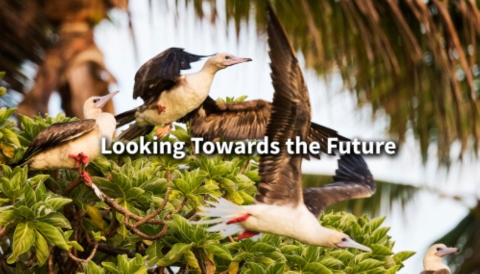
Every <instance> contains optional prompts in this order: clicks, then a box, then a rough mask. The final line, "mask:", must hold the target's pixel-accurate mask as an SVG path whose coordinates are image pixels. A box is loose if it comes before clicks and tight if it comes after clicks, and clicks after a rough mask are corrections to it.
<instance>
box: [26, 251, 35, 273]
mask: <svg viewBox="0 0 480 274" xmlns="http://www.w3.org/2000/svg"><path fill="white" fill-rule="evenodd" d="M36 261H37V256H36V254H35V253H32V255H31V256H30V259H29V260H28V262H27V263H26V264H25V268H24V269H23V271H22V274H25V273H27V270H28V269H29V268H30V267H31V266H32V265H33V264H34V263H35V262H36Z"/></svg>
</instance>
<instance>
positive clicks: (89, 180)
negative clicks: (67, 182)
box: [80, 171, 93, 186]
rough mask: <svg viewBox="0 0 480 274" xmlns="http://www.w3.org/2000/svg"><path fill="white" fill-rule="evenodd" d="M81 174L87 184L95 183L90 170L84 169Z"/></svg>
mask: <svg viewBox="0 0 480 274" xmlns="http://www.w3.org/2000/svg"><path fill="white" fill-rule="evenodd" d="M80 176H82V177H83V179H84V180H85V183H86V185H88V186H91V185H92V184H93V181H92V177H90V174H88V172H86V171H84V172H83V173H80Z"/></svg>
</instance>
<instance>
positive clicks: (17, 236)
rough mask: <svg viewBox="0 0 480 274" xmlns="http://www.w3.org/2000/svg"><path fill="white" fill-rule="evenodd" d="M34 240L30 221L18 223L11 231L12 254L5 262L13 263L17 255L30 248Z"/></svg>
mask: <svg viewBox="0 0 480 274" xmlns="http://www.w3.org/2000/svg"><path fill="white" fill-rule="evenodd" d="M34 242H35V233H34V230H33V228H32V226H31V224H30V223H28V222H26V223H20V224H18V225H17V227H16V228H15V232H14V233H13V244H12V254H10V256H9V257H8V259H7V263H9V264H13V263H14V262H15V261H16V260H17V257H18V256H20V255H21V254H23V253H25V252H27V251H28V250H30V247H32V245H33V243H34Z"/></svg>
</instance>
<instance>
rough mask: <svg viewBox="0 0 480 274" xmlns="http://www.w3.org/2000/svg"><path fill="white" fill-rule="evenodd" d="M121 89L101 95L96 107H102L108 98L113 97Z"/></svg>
mask: <svg viewBox="0 0 480 274" xmlns="http://www.w3.org/2000/svg"><path fill="white" fill-rule="evenodd" d="M119 92H120V91H118V90H117V91H114V92H112V93H110V94H108V95H105V96H103V97H100V101H98V102H96V103H95V107H96V108H102V107H103V106H104V105H105V104H106V103H107V102H108V100H110V99H112V97H113V96H115V95H117V93H119Z"/></svg>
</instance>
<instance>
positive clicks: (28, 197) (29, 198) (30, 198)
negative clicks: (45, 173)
mask: <svg viewBox="0 0 480 274" xmlns="http://www.w3.org/2000/svg"><path fill="white" fill-rule="evenodd" d="M24 189H25V203H26V204H27V206H28V207H32V206H33V204H34V203H35V202H36V201H37V198H36V197H35V192H34V191H33V189H32V188H31V187H30V186H26V187H25V188H24Z"/></svg>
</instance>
